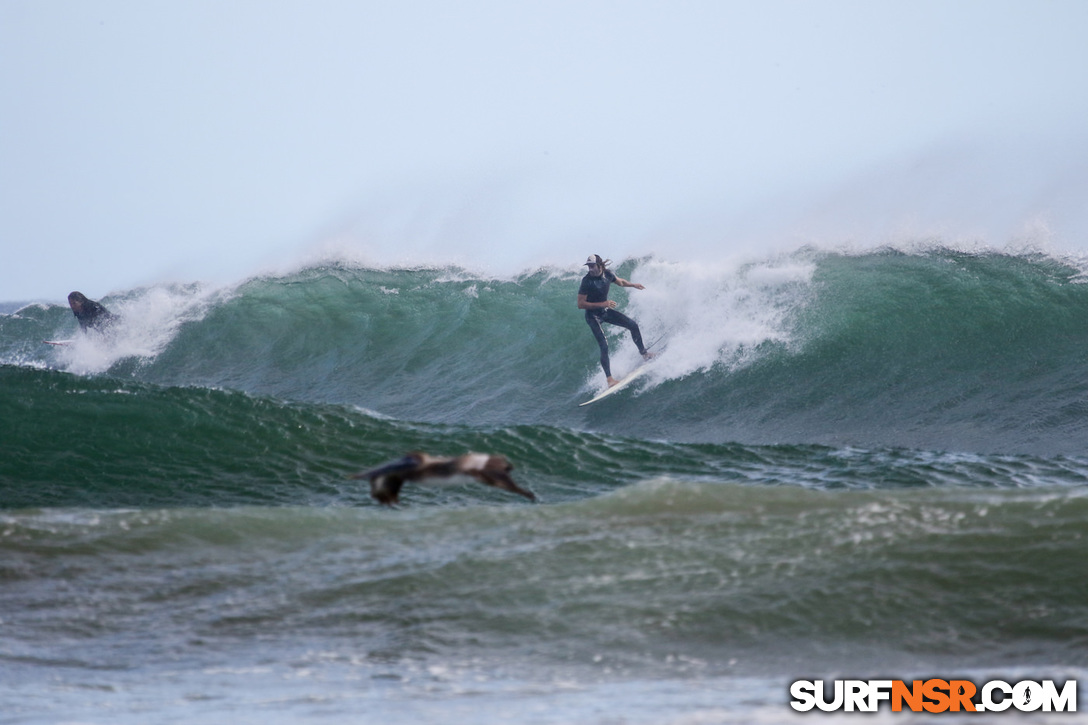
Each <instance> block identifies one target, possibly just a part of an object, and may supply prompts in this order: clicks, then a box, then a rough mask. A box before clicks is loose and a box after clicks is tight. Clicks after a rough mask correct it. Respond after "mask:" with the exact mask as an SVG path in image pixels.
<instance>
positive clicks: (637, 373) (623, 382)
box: [578, 362, 650, 408]
mask: <svg viewBox="0 0 1088 725" xmlns="http://www.w3.org/2000/svg"><path fill="white" fill-rule="evenodd" d="M649 371H650V363H648V362H644V363H642V364H641V365H639V366H638V367H637V368H635V369H634V370H632V371H631V372H629V373H627V375H625V376H624V377H622V378H620V381H619V382H618V383H616V384H615V385H613V386H612V387H611V388H608V389H607V390H604V391H602V392H600V393H598V394H597V396H596V397H594V398H591V399H590V400H587V401H586V402H584V403H579V404H578V407H579V408H580V407H582V406H583V405H589V404H590V403H596V402H597V401H598V400H602V399H604V398H607V397H608V396H609V395H611V394H612V393H618V392H619V391H621V390H623V389H624V388H626V387H627V386H628V385H630V384H631V383H633V382H635V381H636V380H638V379H639V378H641V377H642V376H643V375H645V374H646V373H648V372H649Z"/></svg>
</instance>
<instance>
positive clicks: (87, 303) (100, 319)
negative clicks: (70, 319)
mask: <svg viewBox="0 0 1088 725" xmlns="http://www.w3.org/2000/svg"><path fill="white" fill-rule="evenodd" d="M73 302H74V303H76V304H77V305H78V306H79V311H78V312H77V311H76V308H75V306H73V307H72V314H74V315H75V316H76V319H77V320H79V326H80V328H81V329H83V330H88V329H96V330H97V329H102V328H103V327H105V326H107V325H109V323H110V322H112V321H113V315H112V314H110V311H109V310H107V309H106V308H105V306H103V305H102V304H101V303H99V302H95V301H94V300H91V299H87V297H86V296H85V295H83V294H81V293H79V292H73V293H72V294H70V295H68V304H69V305H72V304H73Z"/></svg>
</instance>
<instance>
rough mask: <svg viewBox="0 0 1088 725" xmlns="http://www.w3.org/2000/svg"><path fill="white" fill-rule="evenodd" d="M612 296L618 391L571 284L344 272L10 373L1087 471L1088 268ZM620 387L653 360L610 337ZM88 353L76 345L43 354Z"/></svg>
mask: <svg viewBox="0 0 1088 725" xmlns="http://www.w3.org/2000/svg"><path fill="white" fill-rule="evenodd" d="M618 271H619V272H620V274H621V276H625V277H628V278H631V279H635V280H637V281H639V282H641V283H643V284H645V285H646V289H645V290H642V291H633V290H622V289H617V290H614V297H615V298H616V299H617V300H618V301H619V302H620V304H621V307H622V308H623V309H625V310H626V311H627V312H628V313H629V314H631V315H632V316H633V317H635V318H636V319H637V320H638V321H639V323H640V325H641V326H642V328H643V333H644V336H645V338H646V339H647V340H648V341H650V340H660V342H659V348H658V349H664V350H665V352H664V353H663V354H662V355H660V356H659V358H658V359H657V361H656V362H655V363H654V366H653V368H652V371H651V373H650V375H647V376H646V377H645V379H644V382H643V383H640V384H637V385H636V386H634V388H633V389H632V390H631V391H630V392H627V393H623V394H621V395H618V396H614V397H613V398H611V399H610V400H609V401H608V402H605V403H600V404H597V405H595V406H592V407H589V408H582V409H580V408H578V407H577V405H576V404H577V403H578V402H581V401H582V400H584V399H586V398H588V397H589V396H590V395H591V394H592V393H593V392H594V391H595V390H596V389H599V387H600V386H601V385H602V381H603V380H602V379H603V376H602V374H601V372H600V369H599V366H598V365H597V355H596V346H595V345H594V342H593V339H592V337H591V336H590V334H589V332H588V330H586V327H585V324H584V322H583V320H582V315H581V313H580V312H579V311H578V310H577V309H576V308H575V304H574V296H575V292H576V285H577V280H578V273H577V272H576V271H574V270H557V269H540V270H533V271H531V272H527V273H525V274H522V275H519V276H515V277H511V278H490V277H486V276H481V275H478V274H474V273H472V272H470V271H467V270H464V269H459V268H449V269H446V268H443V269H428V268H418V269H402V268H396V269H372V268H363V267H353V266H350V265H346V264H327V265H324V266H320V267H313V268H307V269H303V270H299V271H297V272H294V273H291V274H287V275H283V276H275V277H260V278H254V279H251V280H248V281H246V282H244V283H242V284H241V285H238V286H237V287H234V288H231V289H229V290H209V289H206V288H201V287H199V286H189V287H173V288H169V289H150V290H146V289H145V290H136V291H132V292H130V293H123V294H120V295H117V296H116V298H113V297H111V298H107V299H106V300H105V301H106V303H107V305H108V306H112V307H113V308H116V309H118V310H119V311H120V312H121V313H122V314H123V322H122V324H121V325H119V326H118V327H119V330H118V331H117V332H115V333H114V335H115V337H113V338H94V337H91V336H85V337H84V336H81V335H80V334H79V333H76V332H75V322H74V320H73V319H72V318H71V314H70V313H69V312H68V311H67V309H66V308H65V307H62V306H59V305H56V306H49V305H38V306H33V307H29V308H24V309H21V310H19V311H16V312H15V313H12V314H10V315H3V316H0V360H2V361H4V362H6V363H8V364H11V365H18V366H22V367H24V368H33V367H38V368H46V369H57V370H63V371H68V372H72V373H76V374H80V375H88V374H91V375H106V376H109V377H113V378H118V379H123V380H133V381H138V382H145V383H149V384H153V385H159V386H168V387H188V386H191V387H201V388H208V389H224V390H235V391H241V392H245V393H249V394H252V395H258V396H270V397H273V398H276V399H279V400H285V401H296V402H303V403H314V404H332V405H350V406H358V407H360V408H365V409H367V410H371V411H375V412H376V413H378V414H380V415H385V416H389V417H391V418H395V419H398V420H410V421H423V422H429V423H454V424H462V423H464V424H469V425H479V426H504V425H548V426H557V427H562V428H569V429H588V430H595V431H598V432H602V433H608V434H612V435H622V436H630V437H638V438H644V439H665V440H669V441H686V442H708V443H729V442H739V443H746V444H774V443H785V444H820V445H830V446H836V447H840V446H850V445H857V446H862V447H908V448H922V449H931V450H933V449H936V450H958V451H971V452H987V453H1010V454H1013V453H1029V454H1039V455H1058V454H1070V455H1075V454H1076V453H1078V452H1079V451H1080V450H1081V440H1082V438H1083V434H1084V432H1085V426H1086V423H1088V415H1086V412H1088V404H1086V403H1085V402H1084V401H1085V400H1086V395H1088V383H1086V382H1085V381H1084V376H1083V375H1082V367H1083V366H1082V361H1083V360H1084V359H1085V358H1086V356H1088V332H1086V331H1085V328H1084V326H1083V324H1082V321H1083V320H1084V319H1085V317H1086V315H1088V285H1085V284H1084V283H1083V281H1084V270H1083V269H1082V268H1081V266H1080V265H1078V264H1077V263H1076V262H1075V261H1073V260H1068V259H1061V258H1056V257H1053V256H1048V255H1045V254H1042V253H1039V252H1033V251H1025V252H1020V253H1007V252H1003V251H994V250H985V249H984V250H976V251H962V250H954V249H949V248H946V247H941V246H933V245H930V246H925V247H918V248H911V249H909V250H906V251H904V250H902V249H885V250H877V251H867V252H859V253H847V252H828V251H823V250H816V249H808V248H805V249H800V250H797V251H795V252H793V253H791V254H783V255H776V256H773V257H768V258H765V259H757V260H752V259H746V260H737V261H736V262H734V263H724V262H715V263H700V262H699V261H692V262H684V263H677V262H670V261H667V260H660V259H656V258H645V259H636V260H627V261H624V262H623V263H622V264H621V265H620V266H619V267H618ZM610 334H611V335H612V337H611V341H612V350H613V355H612V357H613V366H614V368H615V369H616V370H618V371H621V372H622V371H623V370H626V369H629V368H631V367H633V366H634V365H635V364H637V362H638V361H639V358H638V355H637V351H636V350H635V349H634V345H633V344H632V343H631V341H630V339H629V338H628V336H627V334H626V333H625V332H624V331H622V330H610ZM49 337H73V338H74V339H75V342H74V343H73V344H72V345H70V346H67V347H61V348H48V349H47V348H46V346H43V345H42V344H41V340H42V339H45V338H49Z"/></svg>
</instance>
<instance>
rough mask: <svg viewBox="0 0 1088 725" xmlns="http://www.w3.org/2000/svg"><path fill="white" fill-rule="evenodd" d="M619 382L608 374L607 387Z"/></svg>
mask: <svg viewBox="0 0 1088 725" xmlns="http://www.w3.org/2000/svg"><path fill="white" fill-rule="evenodd" d="M619 382H620V381H619V380H616V379H615V378H614V377H612V376H611V375H609V376H608V387H610V388H611V387H612V386H613V385H618V384H619Z"/></svg>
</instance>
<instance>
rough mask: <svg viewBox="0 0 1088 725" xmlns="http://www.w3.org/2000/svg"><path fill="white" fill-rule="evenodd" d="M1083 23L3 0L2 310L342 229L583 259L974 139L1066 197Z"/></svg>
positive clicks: (1049, 10) (921, 13)
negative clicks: (1038, 164) (1040, 163)
mask: <svg viewBox="0 0 1088 725" xmlns="http://www.w3.org/2000/svg"><path fill="white" fill-rule="evenodd" d="M1086 38H1088V2H1083V1H1080V0H1073V1H1069V2H1052V1H1051V2H1048V1H1047V0H1025V1H1024V2H1008V1H1006V2H1002V1H1000V0H979V1H977V2H976V1H966V0H961V1H956V0H941V1H939V2H924V1H919V0H912V1H910V2H906V1H904V2H880V1H879V0H867V1H865V2H843V1H825V2H820V1H818V0H810V1H807V2H775V1H774V0H771V1H760V2H753V1H752V0H743V1H741V2H727V1H725V0H720V1H717V2H712V1H707V2H683V1H682V0H667V1H663V2H639V1H637V0H632V1H629V2H602V1H594V0H576V1H574V0H572V1H570V2H567V1H565V0H554V1H544V2H509V1H504V2H479V1H475V0H458V1H456V2H454V1H450V2H414V1H411V0H399V1H396V2H392V1H390V2H366V1H364V0H291V1H282V2H276V1H274V0H254V1H249V0H209V1H203V0H184V1H182V0H178V1H177V2H137V1H135V0H126V1H123V2H122V1H108V0H25V1H24V0H0V254H2V259H0V300H19V299H48V300H54V299H56V300H59V301H61V302H62V301H63V298H64V296H65V295H66V294H67V292H68V291H70V290H72V289H80V290H83V291H84V292H86V293H87V294H88V295H90V296H92V297H100V296H103V295H105V294H107V293H108V292H110V291H115V290H118V289H123V288H126V287H131V286H134V285H139V284H146V283H154V282H159V281H166V280H178V281H198V280H218V281H225V280H229V279H237V278H240V277H242V276H245V275H246V274H249V273H252V272H255V271H258V270H259V269H260V268H261V265H265V264H269V263H276V262H281V263H282V262H283V260H286V259H289V258H292V257H297V256H301V255H303V254H305V253H306V251H307V250H313V249H320V248H324V247H328V246H330V245H332V246H335V244H345V245H348V246H350V245H352V244H355V245H357V246H358V248H359V249H361V250H363V251H364V252H371V253H373V254H374V256H375V257H376V258H381V259H383V260H385V261H389V260H393V261H396V259H398V257H397V255H401V257H402V258H403V259H406V260H409V261H412V260H415V261H418V260H419V259H425V258H427V257H428V255H433V254H435V253H436V250H439V249H447V250H448V249H455V250H459V251H460V253H461V254H462V256H464V257H467V259H466V260H465V261H467V262H472V261H473V260H474V259H475V258H480V259H481V260H482V259H484V258H488V257H494V258H495V259H502V260H506V261H509V260H510V259H515V261H518V260H521V261H533V260H534V259H536V258H537V257H540V256H541V255H542V254H544V255H546V254H551V255H553V256H554V257H556V258H557V259H556V260H555V261H562V260H563V259H565V258H566V257H567V256H572V259H570V262H571V263H572V264H574V265H576V264H577V263H578V262H579V261H581V260H580V257H581V258H584V255H585V254H586V253H587V251H586V248H587V246H591V247H593V248H597V247H598V246H602V245H607V246H606V248H602V249H600V250H599V251H600V252H601V253H602V254H606V255H609V256H613V257H622V256H623V254H624V251H625V250H624V249H623V243H624V242H623V239H624V238H625V235H630V236H633V235H636V234H639V233H644V232H646V231H647V230H652V229H653V228H654V227H655V225H657V226H660V225H662V224H669V223H675V222H676V220H685V219H696V218H702V217H706V216H708V215H709V216H711V217H714V218H717V219H727V218H729V217H730V215H737V216H744V215H745V214H746V213H747V212H748V211H749V210H750V209H752V208H756V207H759V206H760V205H766V204H767V203H768V200H769V199H774V198H776V196H777V195H793V197H792V198H802V199H803V198H804V196H805V195H806V194H808V193H812V192H811V190H813V189H829V188H834V187H835V185H837V184H845V185H846V186H845V187H844V188H847V189H848V188H857V187H858V185H859V184H860V185H861V186H862V187H864V186H865V181H864V180H865V179H867V178H873V176H872V175H873V174H876V175H879V174H880V173H881V172H880V170H881V169H888V168H897V167H902V166H904V165H907V166H909V165H910V164H911V163H914V162H913V161H912V160H914V159H923V160H928V161H926V163H929V164H931V165H932V168H938V169H939V168H946V170H949V171H951V172H953V173H951V174H950V175H951V177H955V173H954V171H955V169H954V166H955V158H957V154H960V153H961V152H962V150H963V149H964V148H966V147H968V146H970V144H971V143H973V142H980V143H983V144H990V145H991V146H994V147H1001V148H1004V149H1005V150H1007V151H1009V150H1011V152H1012V154H1011V155H1012V156H1013V157H1016V158H1018V159H1020V160H1021V161H1023V160H1024V159H1031V158H1035V157H1034V156H1033V154H1036V151H1037V150H1038V149H1043V151H1042V152H1040V153H1045V154H1049V156H1048V158H1050V159H1051V160H1052V162H1053V163H1054V164H1057V165H1061V163H1063V159H1064V163H1066V164H1067V165H1068V164H1072V168H1071V169H1070V168H1066V169H1064V171H1063V172H1062V174H1064V176H1063V175H1062V174H1057V175H1056V176H1055V179H1056V180H1055V179H1048V180H1046V184H1045V185H1048V188H1052V187H1055V186H1059V187H1060V186H1061V185H1062V184H1064V183H1065V181H1062V179H1065V180H1069V179H1077V178H1078V176H1077V166H1078V164H1079V163H1080V162H1079V160H1078V159H1082V158H1084V157H1083V156H1077V155H1076V154H1072V155H1071V154H1068V153H1064V151H1063V146H1062V144H1067V143H1073V144H1074V146H1076V145H1077V144H1080V146H1079V149H1080V151H1078V153H1079V152H1081V151H1083V141H1084V136H1085V134H1088V131H1085V129H1086V128H1088V123H1086V121H1088V92H1086V89H1088V41H1086ZM1053 139H1062V141H1061V143H1060V144H1058V145H1057V146H1054V145H1051V146H1047V143H1048V142H1049V141H1052V140H1053ZM1070 158H1072V159H1073V160H1072V161H1070V160H1069V159H1070ZM935 159H951V160H948V161H935ZM945 164H947V166H945ZM897 165H898V166H897ZM1047 168H1050V167H1047ZM1081 170H1082V171H1083V169H1081ZM1034 172H1037V173H1045V172H1039V171H1038V169H1035V170H1034ZM1034 172H1033V173H1034ZM851 180H853V181H851ZM859 180H860V181H859ZM960 181H961V182H962V181H963V179H962V178H961V179H960ZM851 183H853V184H854V187H851V186H850V184H851ZM966 184H967V185H968V186H970V185H971V182H970V181H967V182H966ZM1081 189H1082V190H1083V187H1081ZM806 190H810V191H806ZM1052 190H1053V189H1052ZM1067 192H1068V190H1067ZM1057 193H1058V195H1059V196H1060V195H1061V189H1059V190H1058V192H1057ZM1067 195H1068V193H1067ZM946 201H947V200H946ZM950 203H951V204H952V205H953V206H955V204H956V203H958V202H957V200H955V199H953V200H951V202H950ZM1077 203H1078V204H1079V202H1077ZM962 204H963V205H964V206H968V205H971V204H975V205H977V204H979V200H978V199H977V198H976V199H974V200H971V199H968V198H966V195H965V198H964V199H963V201H962ZM848 206H849V205H846V207H844V208H848ZM846 214H848V212H843V213H842V215H846ZM726 226H728V225H726ZM724 229H725V227H723V232H722V233H723V235H725V231H724ZM330 240H338V241H335V244H334V243H333V242H331V241H330ZM995 241H996V240H995ZM723 243H724V242H723ZM653 251H656V252H657V253H659V254H662V255H664V256H668V253H669V250H668V249H660V250H653ZM481 263H482V261H481Z"/></svg>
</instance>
